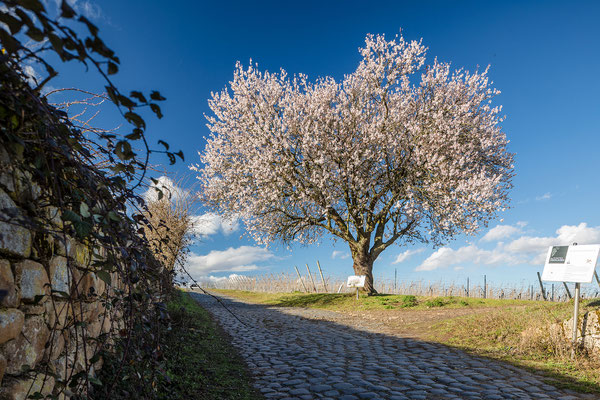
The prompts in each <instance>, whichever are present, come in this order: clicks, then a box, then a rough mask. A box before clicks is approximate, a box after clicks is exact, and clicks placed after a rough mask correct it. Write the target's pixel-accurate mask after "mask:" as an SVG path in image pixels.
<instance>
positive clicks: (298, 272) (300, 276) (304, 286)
mask: <svg viewBox="0 0 600 400" xmlns="http://www.w3.org/2000/svg"><path fill="white" fill-rule="evenodd" d="M294 268H296V273H297V274H298V279H300V283H302V287H303V288H304V291H305V292H306V293H308V289H306V285H305V284H304V281H303V280H302V275H300V271H298V267H296V266H295V265H294Z"/></svg>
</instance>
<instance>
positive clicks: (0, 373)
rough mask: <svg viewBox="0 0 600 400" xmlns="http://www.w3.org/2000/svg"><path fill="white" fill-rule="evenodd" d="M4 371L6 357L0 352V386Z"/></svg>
mask: <svg viewBox="0 0 600 400" xmlns="http://www.w3.org/2000/svg"><path fill="white" fill-rule="evenodd" d="M5 371H6V358H4V356H3V355H2V354H0V386H2V378H4V372H5Z"/></svg>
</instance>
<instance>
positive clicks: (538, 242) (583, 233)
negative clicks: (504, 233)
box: [506, 222, 600, 254]
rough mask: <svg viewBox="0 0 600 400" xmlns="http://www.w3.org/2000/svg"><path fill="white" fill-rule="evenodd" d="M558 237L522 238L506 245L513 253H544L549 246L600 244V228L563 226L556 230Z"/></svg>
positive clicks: (581, 225)
mask: <svg viewBox="0 0 600 400" xmlns="http://www.w3.org/2000/svg"><path fill="white" fill-rule="evenodd" d="M555 233H556V236H542V237H539V236H535V237H533V236H522V237H520V238H518V239H515V240H513V241H512V242H510V243H509V244H507V245H506V250H507V251H509V252H511V253H537V254H539V253H542V254H545V252H546V250H547V249H548V247H549V246H560V245H563V246H565V245H570V244H573V243H578V244H596V243H600V226H597V227H588V226H587V223H585V222H582V223H580V224H579V225H563V226H561V227H560V228H558V229H557V230H556V232H555Z"/></svg>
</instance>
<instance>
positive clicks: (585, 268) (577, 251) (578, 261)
mask: <svg viewBox="0 0 600 400" xmlns="http://www.w3.org/2000/svg"><path fill="white" fill-rule="evenodd" d="M599 253H600V244H588V245H581V246H577V243H573V245H571V246H550V248H549V249H548V254H547V255H546V263H545V264H544V272H543V273H542V280H545V281H554V282H563V284H564V285H565V288H567V284H566V282H574V283H575V306H574V309H573V350H572V352H571V358H574V357H575V348H576V347H577V325H578V319H579V297H580V289H581V284H582V283H591V282H592V279H593V278H594V275H595V274H596V263H597V262H598V254H599ZM567 293H568V288H567Z"/></svg>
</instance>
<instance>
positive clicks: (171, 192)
mask: <svg viewBox="0 0 600 400" xmlns="http://www.w3.org/2000/svg"><path fill="white" fill-rule="evenodd" d="M158 190H161V191H162V192H163V196H164V197H166V198H170V199H172V200H173V201H179V200H182V199H185V198H186V197H189V196H191V193H190V191H189V190H186V189H183V188H182V187H180V186H178V185H177V184H176V183H175V182H173V180H172V179H171V178H169V177H167V176H161V177H160V178H158V179H157V183H154V182H153V183H152V184H151V185H150V187H149V188H148V190H146V192H145V193H144V199H145V200H146V201H148V202H151V201H157V200H158Z"/></svg>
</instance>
